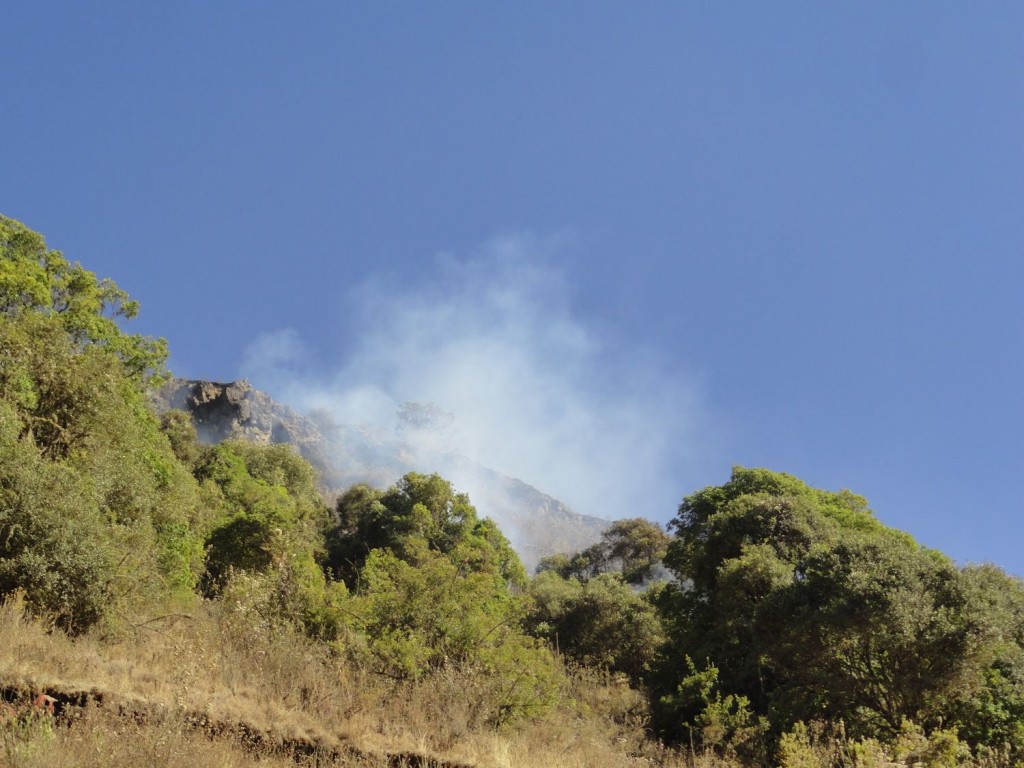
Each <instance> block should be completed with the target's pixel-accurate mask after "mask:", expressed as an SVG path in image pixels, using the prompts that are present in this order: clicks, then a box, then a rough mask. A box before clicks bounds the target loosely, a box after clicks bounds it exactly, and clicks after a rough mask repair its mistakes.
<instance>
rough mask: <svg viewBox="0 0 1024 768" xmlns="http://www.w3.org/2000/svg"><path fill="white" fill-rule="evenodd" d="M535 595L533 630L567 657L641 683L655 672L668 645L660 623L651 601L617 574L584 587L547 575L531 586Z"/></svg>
mask: <svg viewBox="0 0 1024 768" xmlns="http://www.w3.org/2000/svg"><path fill="white" fill-rule="evenodd" d="M530 596H531V597H532V598H533V606H532V608H531V611H530V614H529V617H528V620H527V626H528V628H529V629H530V631H531V632H532V633H533V634H535V635H537V636H538V637H543V638H545V639H546V640H548V641H549V642H551V643H552V644H553V645H554V646H555V647H556V648H558V650H559V652H561V653H562V654H564V655H565V656H567V657H568V658H570V659H572V660H573V661H575V662H577V663H579V664H583V665H586V666H592V667H598V668H602V669H608V670H611V671H614V672H622V673H624V674H626V675H628V676H629V677H630V679H631V680H633V681H634V682H637V683H639V682H642V681H643V680H644V678H645V677H646V676H647V675H648V674H649V673H650V671H651V669H652V667H653V665H654V662H655V660H656V658H657V654H658V652H659V651H660V648H661V645H662V643H663V641H664V637H663V633H662V630H661V622H660V620H659V618H658V615H657V612H656V611H655V609H654V607H653V605H652V604H651V603H650V601H649V600H647V599H646V597H645V596H644V595H643V594H641V593H639V592H637V591H636V590H635V589H633V588H632V587H631V586H630V585H628V584H626V583H624V582H623V581H622V578H621V577H620V576H619V575H618V574H611V573H606V574H601V575H599V576H596V577H595V578H593V579H590V580H588V581H586V582H580V581H579V580H577V579H575V578H570V579H564V578H562V577H561V576H559V575H558V574H557V573H555V572H554V571H545V572H542V573H540V574H538V575H537V577H536V578H535V579H534V580H533V582H532V583H531V584H530Z"/></svg>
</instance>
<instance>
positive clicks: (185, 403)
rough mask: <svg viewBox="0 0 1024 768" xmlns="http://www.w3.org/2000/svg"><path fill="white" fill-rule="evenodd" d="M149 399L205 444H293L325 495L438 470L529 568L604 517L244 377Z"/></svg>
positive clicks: (597, 528) (600, 527)
mask: <svg viewBox="0 0 1024 768" xmlns="http://www.w3.org/2000/svg"><path fill="white" fill-rule="evenodd" d="M154 404H155V405H156V407H157V410H158V411H165V410H169V409H176V410H182V411H185V412H187V413H189V415H190V416H191V418H192V423H193V425H194V426H195V428H196V432H197V434H198V435H199V439H200V440H201V441H202V442H204V443H218V442H221V441H223V440H229V439H241V440H248V441H252V442H257V443H263V444H274V443H287V444H291V445H294V446H295V447H296V449H297V450H298V451H299V453H300V454H301V455H302V456H303V457H304V458H305V459H306V460H307V461H309V462H310V463H311V464H312V465H313V466H314V467H316V468H317V470H318V471H319V472H320V475H321V481H322V484H323V486H324V489H325V491H327V493H328V494H329V495H331V496H336V495H337V494H339V493H341V492H342V491H344V490H345V489H346V488H348V487H350V486H351V485H354V484H356V483H366V484H367V485H371V486H374V487H379V488H382V487H386V486H387V485H390V484H391V483H393V482H395V481H396V480H397V479H398V478H400V477H401V476H402V475H404V474H406V473H407V472H410V471H416V472H425V473H431V472H438V473H439V474H441V475H443V476H444V477H445V478H446V479H448V480H450V481H451V482H452V484H453V485H454V486H455V487H456V488H457V489H458V490H459V491H463V492H466V493H468V494H469V497H470V499H471V501H472V502H473V504H474V506H475V507H476V508H477V510H478V511H479V512H480V514H481V515H482V516H486V517H490V518H492V519H494V520H495V522H497V523H498V525H499V526H500V527H501V529H502V531H503V532H504V533H505V535H506V536H507V537H508V538H509V540H510V541H511V542H512V544H513V546H514V547H515V548H516V550H517V552H518V553H519V556H520V558H521V559H522V560H523V564H524V565H525V566H526V567H527V568H528V569H530V570H532V569H533V567H534V566H535V565H536V564H537V562H539V561H540V559H541V558H542V557H544V556H546V555H551V554H555V553H556V552H573V551H578V550H581V549H583V548H585V547H587V546H589V545H590V544H593V543H594V542H595V541H597V540H598V538H599V537H600V535H601V533H602V531H604V529H605V528H607V527H608V525H609V524H610V521H608V520H604V519H602V518H598V517H594V516H590V515H583V514H580V513H578V512H575V511H574V510H572V509H571V508H569V507H568V505H566V504H565V503H564V502H562V501H560V500H559V499H557V498H555V497H553V496H550V495H548V494H546V493H544V492H542V491H540V490H539V489H537V488H535V487H534V486H532V485H530V484H529V483H527V482H525V481H523V480H520V479H518V478H513V477H509V476H507V475H504V474H502V473H501V472H498V471H497V470H494V469H491V468H489V467H485V466H483V465H481V464H479V463H477V462H475V461H473V460H471V459H469V458H467V457H465V456H462V455H460V454H458V453H457V452H454V451H445V450H436V451H430V452H424V451H423V450H422V449H421V448H418V447H416V446H414V445H413V444H412V443H411V442H410V441H408V440H406V439H403V437H402V436H401V435H400V434H388V433H387V431H386V430H383V429H380V428H375V427H372V426H369V425H359V424H339V423H336V422H334V421H332V420H331V419H330V417H329V416H328V415H327V414H324V413H315V414H311V415H307V414H302V413H300V412H299V411H297V410H295V409H294V408H291V407H290V406H288V405H285V404H283V403H279V402H277V401H276V400H274V399H273V398H272V397H271V396H270V395H269V394H267V393H266V392H263V391H261V390H258V389H256V388H254V387H253V386H252V385H251V384H250V383H249V382H248V381H247V380H245V379H240V380H236V381H232V382H216V381H210V380H204V379H182V378H175V379H172V380H171V381H169V382H167V383H166V384H165V385H164V386H163V387H162V388H161V389H160V390H159V391H158V392H156V393H155V394H154Z"/></svg>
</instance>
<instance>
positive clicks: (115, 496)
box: [0, 313, 202, 631]
mask: <svg viewBox="0 0 1024 768" xmlns="http://www.w3.org/2000/svg"><path fill="white" fill-rule="evenodd" d="M0 404H3V406H4V409H5V410H4V413H5V419H6V428H5V440H6V443H5V446H4V448H3V450H5V451H6V452H7V456H8V458H7V460H6V461H5V462H3V465H2V466H0V474H2V475H3V480H2V482H0V485H2V486H3V489H4V490H3V494H2V498H0V570H2V571H4V573H5V574H6V576H5V577H4V578H3V579H2V580H0V589H2V590H3V591H8V590H11V589H15V588H22V589H24V590H25V591H26V593H27V599H28V601H29V604H30V605H31V606H33V607H34V608H36V609H37V610H40V611H45V612H49V613H51V614H52V615H54V616H55V617H56V618H57V620H58V622H59V623H60V624H61V625H62V626H64V627H66V628H68V629H70V630H72V631H80V630H82V629H85V628H87V627H88V626H90V625H91V624H94V623H96V622H98V621H100V620H102V619H104V618H110V617H114V616H118V615H124V614H125V613H126V612H129V611H130V610H132V607H133V606H134V607H140V606H142V605H145V604H147V603H152V602H153V601H154V600H157V599H161V598H163V597H167V596H169V595H171V594H178V595H184V594H187V593H188V592H190V590H191V589H192V587H193V585H194V584H195V580H196V577H197V575H198V572H199V566H200V564H201V545H202V541H201V539H200V538H198V537H197V536H195V535H194V534H193V531H192V524H193V522H194V520H195V519H196V518H197V516H198V500H199V497H198V488H197V486H196V483H195V481H194V479H193V478H192V477H191V475H190V474H189V472H188V470H187V468H185V467H183V466H182V465H181V464H180V463H179V462H178V461H177V459H176V458H175V456H174V454H173V452H172V451H171V448H170V446H169V444H168V443H167V440H166V438H164V436H163V435H162V434H161V433H160V430H159V427H158V424H157V422H156V419H155V418H154V417H153V416H152V414H151V413H150V412H149V410H148V409H147V407H146V405H145V402H144V401H143V398H142V395H141V394H140V392H139V391H138V389H137V387H136V386H135V382H134V381H133V380H132V379H131V377H130V376H129V375H128V374H127V373H126V372H125V371H124V369H123V367H122V366H121V365H120V364H118V361H117V358H115V357H113V356H111V355H110V354H109V352H108V351H107V350H106V349H104V348H102V347H98V346H95V345H88V346H86V347H80V346H79V345H77V344H76V343H75V342H74V340H73V339H72V338H71V337H70V336H69V335H68V333H67V332H66V330H65V329H64V327H63V324H62V323H61V321H60V320H59V318H57V317H54V316H52V315H46V314H32V313H26V314H24V315H20V316H17V317H2V318H0ZM41 482H42V484H40V483H41ZM58 510H59V511H60V512H59V515H58ZM55 515H57V516H56V517H55Z"/></svg>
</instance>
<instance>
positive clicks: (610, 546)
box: [536, 517, 669, 585]
mask: <svg viewBox="0 0 1024 768" xmlns="http://www.w3.org/2000/svg"><path fill="white" fill-rule="evenodd" d="M668 543H669V536H668V535H667V534H666V533H665V532H664V531H663V530H662V528H661V526H660V525H658V524H657V523H652V522H651V521H650V520H645V519H644V518H642V517H634V518H630V519H627V520H617V521H615V522H614V523H612V524H611V525H610V526H609V527H608V528H606V529H605V530H604V531H603V532H602V533H601V540H600V541H598V542H596V543H595V544H592V545H591V546H589V547H587V548H586V549H584V550H582V551H580V552H577V553H576V554H573V555H569V554H566V553H558V554H555V555H548V556H547V557H544V558H542V559H541V561H540V563H538V564H537V568H536V572H537V573H538V574H539V573H543V572H544V571H554V572H556V573H558V574H559V575H560V576H562V578H565V579H569V578H575V579H579V580H581V581H586V580H588V579H592V578H594V577H595V576H598V575H600V574H602V573H619V574H620V575H621V576H622V578H623V580H624V581H626V582H627V583H629V584H636V585H639V584H643V583H644V582H645V581H649V580H650V579H652V578H653V577H654V575H655V573H656V571H657V569H658V567H659V566H660V564H661V559H662V558H663V557H664V555H665V551H666V548H667V546H668Z"/></svg>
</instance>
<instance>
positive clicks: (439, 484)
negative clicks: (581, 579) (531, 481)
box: [327, 472, 526, 588]
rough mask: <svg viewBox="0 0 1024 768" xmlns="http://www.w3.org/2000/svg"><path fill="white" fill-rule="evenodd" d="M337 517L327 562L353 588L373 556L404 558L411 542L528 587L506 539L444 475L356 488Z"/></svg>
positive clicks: (344, 496)
mask: <svg viewBox="0 0 1024 768" xmlns="http://www.w3.org/2000/svg"><path fill="white" fill-rule="evenodd" d="M335 519H336V524H335V525H334V526H333V528H332V529H331V530H330V531H329V533H328V538H327V546H328V563H329V565H330V567H331V568H332V569H333V570H334V572H335V573H336V574H338V576H339V577H340V578H343V579H344V580H345V582H346V583H347V584H348V585H349V587H350V588H354V587H355V586H356V582H357V579H358V574H359V572H360V570H361V569H362V566H363V564H364V563H365V562H366V559H367V557H368V556H369V555H370V553H371V552H373V551H374V550H376V549H390V550H391V551H392V552H394V553H395V554H396V555H398V556H399V557H404V556H406V555H408V554H409V553H408V552H407V551H406V549H407V547H408V546H409V545H410V542H415V544H414V546H415V547H419V546H420V544H421V543H425V544H426V546H427V547H428V548H429V549H432V550H434V551H436V552H439V553H441V554H444V555H448V556H450V557H451V558H452V560H453V562H455V563H456V564H457V565H458V566H459V567H460V568H461V569H462V571H463V572H469V571H473V570H481V569H483V570H490V571H493V572H495V573H497V574H499V575H500V576H501V577H502V578H503V579H504V580H505V581H506V582H507V583H508V584H510V585H513V586H515V587H517V588H522V587H524V586H525V584H526V572H525V570H524V569H523V566H522V563H521V562H520V560H519V558H518V556H517V555H516V554H515V551H514V550H513V549H512V546H511V545H510V544H509V542H508V539H506V538H505V536H504V535H502V533H501V532H500V531H499V530H498V528H497V526H496V525H495V524H494V523H493V522H492V521H491V520H488V519H483V520H481V519H479V518H478V517H477V514H476V509H475V508H474V507H473V505H472V504H471V503H470V501H469V497H468V496H466V494H464V493H456V492H455V491H454V489H453V488H452V485H451V483H449V482H448V481H447V480H445V479H444V478H442V477H441V476H440V475H436V474H435V475H421V474H418V473H416V472H410V473H409V474H407V475H405V476H404V477H403V478H402V479H401V480H399V481H398V482H397V483H395V485H393V486H391V488H389V489H387V490H385V491H378V490H374V489H372V488H369V487H368V486H365V485H356V486H353V487H352V488H350V489H349V490H348V491H346V492H345V493H344V494H342V496H341V497H340V498H339V499H338V501H337V504H336V507H335Z"/></svg>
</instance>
